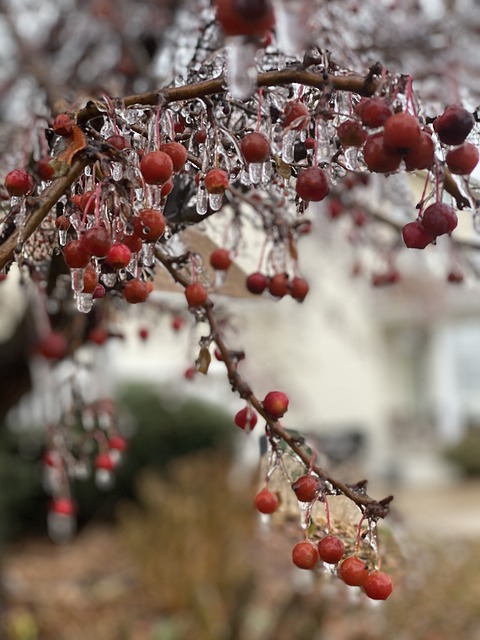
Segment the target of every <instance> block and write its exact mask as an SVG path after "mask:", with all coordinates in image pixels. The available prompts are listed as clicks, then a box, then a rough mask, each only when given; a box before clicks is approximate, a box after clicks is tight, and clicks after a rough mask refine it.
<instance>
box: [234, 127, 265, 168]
mask: <svg viewBox="0 0 480 640" xmlns="http://www.w3.org/2000/svg"><path fill="white" fill-rule="evenodd" d="M240 148H241V150H242V153H243V157H244V158H245V162H257V163H259V162H265V161H266V160H268V158H269V157H270V142H269V141H268V138H267V137H266V136H264V135H263V133H258V132H257V131H253V132H252V133H247V134H246V135H245V136H244V137H243V138H242V142H241V144H240Z"/></svg>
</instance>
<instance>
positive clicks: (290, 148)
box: [282, 129, 297, 164]
mask: <svg viewBox="0 0 480 640" xmlns="http://www.w3.org/2000/svg"><path fill="white" fill-rule="evenodd" d="M296 138H297V132H296V131H295V130H293V129H292V131H287V132H286V133H285V135H284V136H283V145H282V160H283V161H284V162H286V163H287V164H291V163H292V162H293V161H294V158H295V140H296Z"/></svg>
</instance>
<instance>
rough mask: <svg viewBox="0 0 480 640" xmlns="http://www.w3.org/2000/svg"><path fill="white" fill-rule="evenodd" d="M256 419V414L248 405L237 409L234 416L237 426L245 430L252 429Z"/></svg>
mask: <svg viewBox="0 0 480 640" xmlns="http://www.w3.org/2000/svg"><path fill="white" fill-rule="evenodd" d="M257 420H258V418H257V414H256V413H255V411H254V410H253V409H252V408H251V407H249V406H246V407H244V408H243V409H240V411H237V413H236V414H235V418H234V422H235V424H236V425H237V427H240V429H245V431H252V429H253V428H254V427H255V425H256V424H257Z"/></svg>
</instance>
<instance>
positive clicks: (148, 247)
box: [142, 242, 155, 267]
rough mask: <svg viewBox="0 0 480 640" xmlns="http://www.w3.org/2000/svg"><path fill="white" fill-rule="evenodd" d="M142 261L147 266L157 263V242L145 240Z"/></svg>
mask: <svg viewBox="0 0 480 640" xmlns="http://www.w3.org/2000/svg"><path fill="white" fill-rule="evenodd" d="M142 262H143V264H144V265H145V266H146V267H151V266H153V265H154V264H155V243H154V242H144V243H143V246H142Z"/></svg>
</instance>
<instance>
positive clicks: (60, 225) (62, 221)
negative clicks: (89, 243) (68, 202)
mask: <svg viewBox="0 0 480 640" xmlns="http://www.w3.org/2000/svg"><path fill="white" fill-rule="evenodd" d="M55 227H56V228H57V229H58V230H59V231H68V230H69V229H70V220H69V219H68V218H67V216H58V218H56V220H55Z"/></svg>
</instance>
